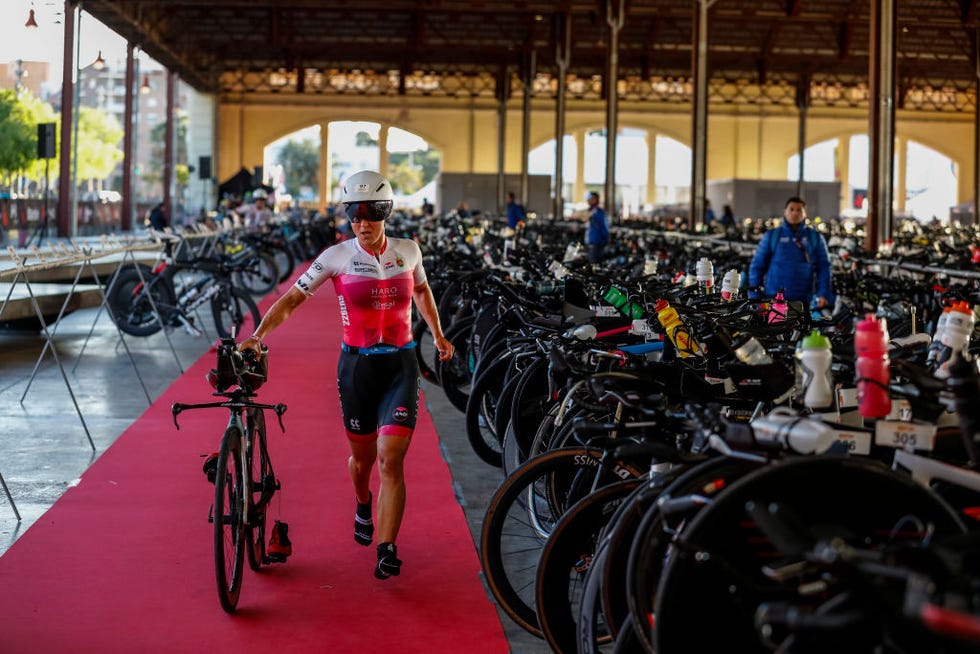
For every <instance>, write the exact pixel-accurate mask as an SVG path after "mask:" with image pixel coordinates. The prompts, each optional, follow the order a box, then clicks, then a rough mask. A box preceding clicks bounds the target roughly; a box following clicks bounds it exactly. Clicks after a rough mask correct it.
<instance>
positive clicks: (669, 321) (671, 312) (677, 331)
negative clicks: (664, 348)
mask: <svg viewBox="0 0 980 654" xmlns="http://www.w3.org/2000/svg"><path fill="white" fill-rule="evenodd" d="M653 310H654V311H656V312H657V320H659V321H660V324H661V325H663V328H664V331H665V332H666V333H667V338H669V339H670V342H671V343H673V344H674V348H675V349H676V350H677V354H678V356H681V357H689V356H693V355H695V354H699V351H698V345H697V343H695V342H694V339H693V338H691V332H690V331H688V329H687V325H685V324H684V321H683V320H681V317H680V315H678V313H677V309H675V308H674V307H672V306H670V303H669V302H667V300H657V303H656V304H655V305H654V306H653Z"/></svg>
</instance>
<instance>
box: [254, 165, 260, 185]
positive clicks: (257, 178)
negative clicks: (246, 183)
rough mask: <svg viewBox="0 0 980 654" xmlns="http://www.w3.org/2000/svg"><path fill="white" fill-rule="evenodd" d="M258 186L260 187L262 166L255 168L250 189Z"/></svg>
mask: <svg viewBox="0 0 980 654" xmlns="http://www.w3.org/2000/svg"><path fill="white" fill-rule="evenodd" d="M260 186H262V166H256V167H255V172H253V173H252V188H258V187H260Z"/></svg>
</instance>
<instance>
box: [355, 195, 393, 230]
mask: <svg viewBox="0 0 980 654" xmlns="http://www.w3.org/2000/svg"><path fill="white" fill-rule="evenodd" d="M391 205H392V202H391V200H372V201H370V202H345V203H344V211H345V213H346V214H347V220H349V221H350V222H351V223H353V224H356V223H359V222H361V221H362V220H366V221H368V222H372V223H380V222H381V221H382V220H384V219H386V218H387V217H388V216H389V215H391Z"/></svg>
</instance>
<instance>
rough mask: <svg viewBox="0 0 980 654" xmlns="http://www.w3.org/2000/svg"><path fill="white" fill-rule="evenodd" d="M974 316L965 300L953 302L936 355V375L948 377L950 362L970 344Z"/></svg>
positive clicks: (943, 377) (941, 377)
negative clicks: (940, 346) (940, 347)
mask: <svg viewBox="0 0 980 654" xmlns="http://www.w3.org/2000/svg"><path fill="white" fill-rule="evenodd" d="M974 322H975V318H974V316H973V309H971V308H970V305H969V304H967V303H966V302H954V303H953V306H951V307H950V311H949V314H947V318H946V326H945V328H944V329H943V333H942V336H941V337H940V340H941V341H942V344H943V346H944V347H943V348H942V349H941V350H940V352H939V354H938V355H937V357H936V366H937V367H936V377H938V378H940V379H945V378H947V377H949V366H950V364H951V363H952V362H953V361H955V360H956V359H958V358H959V357H960V356H961V355H962V354H963V352H964V351H965V350H966V347H967V345H969V344H970V336H971V335H972V334H973V325H974Z"/></svg>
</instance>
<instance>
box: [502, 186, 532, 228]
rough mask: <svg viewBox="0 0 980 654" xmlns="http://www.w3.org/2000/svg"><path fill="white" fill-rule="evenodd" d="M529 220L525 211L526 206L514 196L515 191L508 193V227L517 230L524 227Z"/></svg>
mask: <svg viewBox="0 0 980 654" xmlns="http://www.w3.org/2000/svg"><path fill="white" fill-rule="evenodd" d="M526 220H527V212H525V211H524V205H522V204H520V203H519V202H518V201H517V196H516V195H514V192H513V191H509V192H508V193H507V226H508V227H510V228H511V229H517V227H518V226H521V225H524V223H525V221H526Z"/></svg>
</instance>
